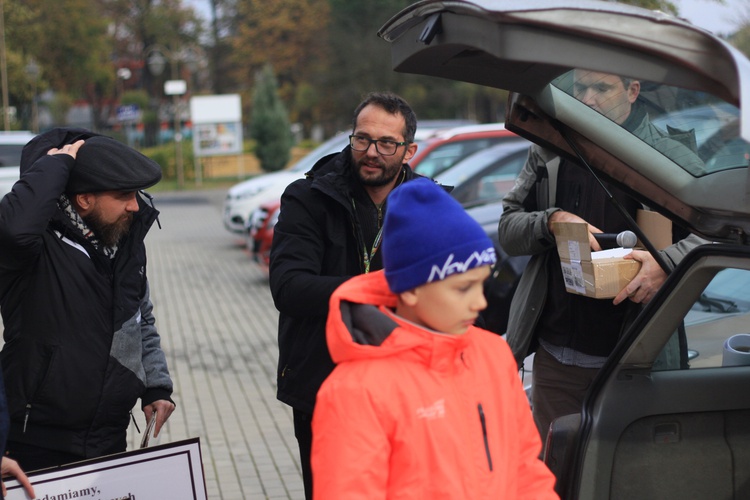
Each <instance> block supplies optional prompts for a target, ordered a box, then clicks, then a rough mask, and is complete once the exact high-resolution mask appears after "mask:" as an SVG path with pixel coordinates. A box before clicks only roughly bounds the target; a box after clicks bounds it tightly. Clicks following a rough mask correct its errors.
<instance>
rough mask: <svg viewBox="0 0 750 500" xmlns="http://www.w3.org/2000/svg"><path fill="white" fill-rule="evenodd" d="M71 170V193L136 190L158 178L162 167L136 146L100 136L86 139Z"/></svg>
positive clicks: (157, 180)
mask: <svg viewBox="0 0 750 500" xmlns="http://www.w3.org/2000/svg"><path fill="white" fill-rule="evenodd" d="M85 141H86V142H84V143H83V146H81V149H79V150H78V154H77V155H76V164H75V166H74V167H73V170H72V171H71V172H70V178H69V179H68V186H67V190H68V191H69V192H71V193H95V192H98V191H138V190H139V189H146V188H149V187H151V186H153V185H154V184H156V183H157V182H159V181H160V180H161V167H160V166H159V164H158V163H156V162H155V161H154V160H152V159H151V158H149V157H147V156H145V155H143V154H141V153H139V152H138V151H136V150H135V149H133V148H131V147H129V146H126V145H125V144H123V143H121V142H119V141H116V140H114V139H112V138H110V137H105V136H103V135H100V136H95V137H91V138H90V139H85Z"/></svg>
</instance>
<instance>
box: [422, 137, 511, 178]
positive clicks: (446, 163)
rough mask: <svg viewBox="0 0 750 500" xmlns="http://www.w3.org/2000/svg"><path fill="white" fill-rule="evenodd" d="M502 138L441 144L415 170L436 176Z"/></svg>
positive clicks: (425, 174)
mask: <svg viewBox="0 0 750 500" xmlns="http://www.w3.org/2000/svg"><path fill="white" fill-rule="evenodd" d="M501 140H502V138H500V137H485V138H482V139H471V140H463V141H455V142H448V143H445V144H441V145H439V146H436V147H435V148H434V149H433V150H432V151H430V152H428V153H427V154H426V155H425V156H424V158H422V159H421V160H420V161H419V163H418V164H417V165H415V166H414V171H415V172H417V173H418V174H421V175H424V176H427V177H435V176H436V175H438V174H439V173H440V172H442V171H444V170H446V169H447V168H449V167H452V166H453V165H455V164H456V162H458V161H459V160H461V159H463V158H465V157H467V156H469V155H470V154H472V153H475V152H477V151H479V150H481V149H485V148H488V147H490V146H492V145H493V144H496V143H498V142H500V141H501Z"/></svg>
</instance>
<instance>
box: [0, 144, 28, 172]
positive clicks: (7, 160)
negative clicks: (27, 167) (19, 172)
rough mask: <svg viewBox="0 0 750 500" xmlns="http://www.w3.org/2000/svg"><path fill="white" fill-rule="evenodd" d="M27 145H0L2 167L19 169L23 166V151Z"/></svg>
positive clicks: (0, 164) (0, 163)
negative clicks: (18, 167)
mask: <svg viewBox="0 0 750 500" xmlns="http://www.w3.org/2000/svg"><path fill="white" fill-rule="evenodd" d="M24 145H25V144H0V167H17V166H19V165H20V164H21V151H22V150H23V147H24Z"/></svg>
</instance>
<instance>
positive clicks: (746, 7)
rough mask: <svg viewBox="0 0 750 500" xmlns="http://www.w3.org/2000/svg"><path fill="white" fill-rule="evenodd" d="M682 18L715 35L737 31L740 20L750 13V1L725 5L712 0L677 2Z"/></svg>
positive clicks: (735, 0)
mask: <svg viewBox="0 0 750 500" xmlns="http://www.w3.org/2000/svg"><path fill="white" fill-rule="evenodd" d="M675 3H676V5H677V8H678V9H679V10H680V16H681V17H684V18H685V19H687V20H688V21H690V22H691V23H693V24H695V25H696V26H700V27H701V28H704V29H707V30H709V31H712V32H713V33H714V34H728V33H732V32H734V31H736V30H737V27H738V26H737V24H738V19H739V18H741V17H747V15H748V12H750V1H748V0H724V5H721V4H719V3H716V2H713V1H711V0H676V1H675Z"/></svg>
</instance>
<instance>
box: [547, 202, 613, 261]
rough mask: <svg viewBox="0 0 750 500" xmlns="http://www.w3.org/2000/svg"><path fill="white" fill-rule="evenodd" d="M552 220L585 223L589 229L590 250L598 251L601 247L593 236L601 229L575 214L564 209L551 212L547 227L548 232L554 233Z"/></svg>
mask: <svg viewBox="0 0 750 500" xmlns="http://www.w3.org/2000/svg"><path fill="white" fill-rule="evenodd" d="M553 222H580V223H583V224H587V225H588V230H589V246H591V250H593V251H595V252H598V251H599V250H601V249H602V247H601V246H599V242H598V241H596V238H594V233H601V232H602V230H601V229H599V228H598V227H596V226H594V225H592V224H589V223H588V222H586V221H585V220H583V219H581V218H580V217H578V216H577V215H575V214H572V213H570V212H566V211H564V210H558V211H557V212H553V213H552V215H550V216H549V222H548V224H547V228H548V229H549V232H550V233H552V234H555V230H554V226H553V225H552V223H553Z"/></svg>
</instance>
